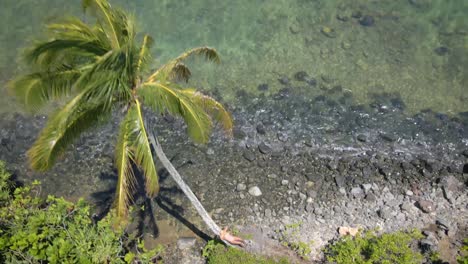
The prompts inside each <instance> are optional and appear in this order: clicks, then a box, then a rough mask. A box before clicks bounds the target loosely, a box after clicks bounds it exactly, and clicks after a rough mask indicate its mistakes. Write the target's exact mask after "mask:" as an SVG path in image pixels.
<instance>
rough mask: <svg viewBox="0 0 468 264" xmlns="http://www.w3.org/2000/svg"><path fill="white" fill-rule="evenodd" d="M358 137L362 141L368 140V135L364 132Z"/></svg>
mask: <svg viewBox="0 0 468 264" xmlns="http://www.w3.org/2000/svg"><path fill="white" fill-rule="evenodd" d="M356 138H357V140H359V141H361V142H367V137H366V136H365V135H363V134H359V135H358V136H357V137H356Z"/></svg>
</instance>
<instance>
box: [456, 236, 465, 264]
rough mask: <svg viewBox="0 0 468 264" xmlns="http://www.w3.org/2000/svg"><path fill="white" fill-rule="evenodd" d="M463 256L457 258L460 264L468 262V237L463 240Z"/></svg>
mask: <svg viewBox="0 0 468 264" xmlns="http://www.w3.org/2000/svg"><path fill="white" fill-rule="evenodd" d="M460 251H461V256H459V257H458V258H457V261H458V263H460V264H468V238H465V239H464V240H463V246H462V248H461V249H460Z"/></svg>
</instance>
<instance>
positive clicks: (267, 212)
mask: <svg viewBox="0 0 468 264" xmlns="http://www.w3.org/2000/svg"><path fill="white" fill-rule="evenodd" d="M271 215H272V213H271V209H268V208H267V209H265V217H267V218H270V217H271Z"/></svg>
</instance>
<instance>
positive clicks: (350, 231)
mask: <svg viewBox="0 0 468 264" xmlns="http://www.w3.org/2000/svg"><path fill="white" fill-rule="evenodd" d="M358 232H359V228H353V227H347V226H340V227H338V234H340V236H347V235H350V236H352V237H354V236H356V235H357V233H358Z"/></svg>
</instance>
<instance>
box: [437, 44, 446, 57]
mask: <svg viewBox="0 0 468 264" xmlns="http://www.w3.org/2000/svg"><path fill="white" fill-rule="evenodd" d="M434 52H435V53H436V54H437V55H439V56H444V55H446V54H448V52H449V49H448V48H447V47H444V46H440V47H437V48H435V49H434Z"/></svg>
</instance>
